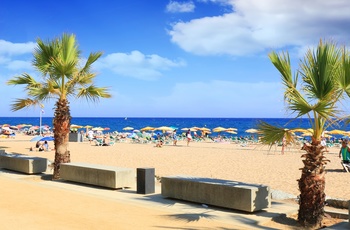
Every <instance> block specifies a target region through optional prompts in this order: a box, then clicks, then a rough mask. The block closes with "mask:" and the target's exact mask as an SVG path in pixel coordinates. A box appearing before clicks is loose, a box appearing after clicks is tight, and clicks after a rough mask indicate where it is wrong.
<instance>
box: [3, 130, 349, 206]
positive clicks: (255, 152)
mask: <svg viewBox="0 0 350 230" xmlns="http://www.w3.org/2000/svg"><path fill="white" fill-rule="evenodd" d="M31 138H32V137H30V136H20V135H19V136H17V137H16V139H0V149H5V150H6V152H13V153H21V154H28V155H33V156H40V157H45V158H48V159H49V160H51V161H53V159H54V152H53V151H50V152H37V151H33V152H30V151H29V148H30V147H34V145H35V142H34V143H33V142H29V140H30V139H31ZM49 144H51V146H53V142H49ZM69 149H70V151H71V160H72V162H87V163H94V164H102V165H112V166H120V167H130V168H138V167H154V168H155V170H156V175H157V176H160V177H161V176H169V175H190V176H200V177H210V178H220V179H228V180H235V181H242V182H247V183H257V184H265V185H268V186H270V187H271V188H272V189H277V190H282V191H284V192H287V193H291V194H294V195H298V194H299V193H298V185H297V179H298V178H299V177H300V170H299V168H301V167H302V162H301V158H300V156H301V153H302V152H301V151H300V150H299V149H295V148H287V150H286V152H285V154H284V155H281V152H280V149H279V148H277V149H275V148H272V149H271V150H270V151H269V150H268V148H267V147H266V146H261V145H256V144H254V145H250V146H245V147H242V146H240V145H239V144H232V143H229V142H223V143H203V142H193V143H192V142H191V143H190V146H189V147H187V146H186V143H185V141H179V142H178V146H172V145H164V146H163V147H162V148H156V147H154V144H133V143H116V144H115V145H114V146H95V145H94V144H93V143H91V144H90V143H89V142H83V143H76V142H71V143H70V144H69ZM338 152H339V149H338V148H329V153H327V158H328V159H329V160H330V161H331V162H330V163H329V164H328V165H327V174H326V195H327V196H329V197H332V198H340V199H348V198H349V197H350V190H349V189H348V181H349V175H348V174H347V173H344V172H343V170H342V167H341V165H340V159H339V158H338Z"/></svg>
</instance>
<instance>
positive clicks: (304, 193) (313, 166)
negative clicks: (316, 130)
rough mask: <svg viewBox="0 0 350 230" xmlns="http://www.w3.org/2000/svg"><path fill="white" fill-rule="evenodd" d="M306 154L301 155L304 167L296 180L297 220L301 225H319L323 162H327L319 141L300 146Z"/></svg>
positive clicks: (322, 202) (315, 226)
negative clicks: (298, 195) (297, 185)
mask: <svg viewBox="0 0 350 230" xmlns="http://www.w3.org/2000/svg"><path fill="white" fill-rule="evenodd" d="M302 149H303V150H305V151H306V154H304V155H302V157H303V158H305V159H304V160H303V163H304V167H303V168H302V169H301V170H302V173H301V178H300V179H299V180H298V183H299V190H300V198H299V213H298V221H299V223H300V224H301V225H302V226H305V227H309V228H319V227H321V224H322V223H321V222H322V219H323V216H324V205H325V198H326V195H325V193H324V190H325V173H326V171H325V164H326V163H327V161H329V160H326V158H325V156H324V155H323V153H324V151H325V150H324V147H323V146H322V145H321V144H320V142H319V141H313V142H312V143H311V145H306V144H305V145H304V147H303V148H302Z"/></svg>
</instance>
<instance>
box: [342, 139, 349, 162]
mask: <svg viewBox="0 0 350 230" xmlns="http://www.w3.org/2000/svg"><path fill="white" fill-rule="evenodd" d="M341 145H342V146H341V149H340V151H339V158H340V157H341V158H342V159H343V163H346V164H349V163H350V150H349V147H348V142H347V141H346V140H343V141H342V143H341Z"/></svg>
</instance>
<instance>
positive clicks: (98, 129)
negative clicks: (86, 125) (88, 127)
mask: <svg viewBox="0 0 350 230" xmlns="http://www.w3.org/2000/svg"><path fill="white" fill-rule="evenodd" d="M92 130H93V131H103V130H105V129H104V128H102V127H95V128H93V129H92Z"/></svg>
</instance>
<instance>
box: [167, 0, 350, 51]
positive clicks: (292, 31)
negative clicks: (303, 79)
mask: <svg viewBox="0 0 350 230" xmlns="http://www.w3.org/2000/svg"><path fill="white" fill-rule="evenodd" d="M208 1H210V2H211V3H216V4H221V5H222V4H226V5H230V6H231V7H232V11H231V12H229V13H226V14H222V15H220V16H213V17H204V18H198V19H193V20H190V21H187V22H177V23H175V24H173V25H172V28H171V30H170V31H169V35H170V36H171V41H172V42H173V43H175V44H177V45H178V46H180V47H181V48H182V49H184V50H185V51H187V52H190V53H194V54H198V55H221V54H228V55H234V56H244V55H254V54H258V53H260V52H264V51H266V50H270V49H280V48H285V47H304V46H306V45H310V44H315V43H317V42H318V40H319V39H320V38H326V39H334V40H336V41H337V42H339V43H346V42H348V38H349V36H350V31H349V30H348V25H349V24H350V14H349V13H348V12H350V3H349V1H348V0H337V1H323V0H314V1H304V0H295V1H288V0H264V1H261V0H201V2H202V4H205V3H206V2H208Z"/></svg>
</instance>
